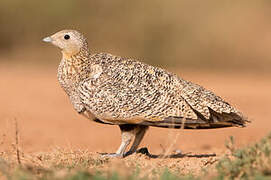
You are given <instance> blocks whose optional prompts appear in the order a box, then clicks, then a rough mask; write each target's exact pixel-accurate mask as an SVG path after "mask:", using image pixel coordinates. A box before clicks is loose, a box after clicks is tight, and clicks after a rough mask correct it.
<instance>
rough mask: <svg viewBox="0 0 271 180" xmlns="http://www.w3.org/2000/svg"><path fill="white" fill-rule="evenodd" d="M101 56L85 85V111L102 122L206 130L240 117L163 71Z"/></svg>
mask: <svg viewBox="0 0 271 180" xmlns="http://www.w3.org/2000/svg"><path fill="white" fill-rule="evenodd" d="M96 56H97V58H94V60H93V62H94V65H93V66H92V67H95V68H94V69H93V70H91V71H90V76H89V77H88V78H86V79H85V80H84V81H82V82H81V85H80V86H79V94H80V98H81V101H82V103H83V104H84V105H85V108H86V109H87V110H88V111H90V112H91V113H93V114H94V115H95V116H96V117H97V118H98V119H100V120H101V121H104V122H107V123H108V122H109V123H112V124H123V123H133V124H145V125H149V124H153V125H155V124H156V125H159V123H160V124H161V123H162V125H163V124H164V125H167V124H170V123H171V124H174V123H175V124H178V125H180V124H183V123H184V122H185V123H186V124H206V123H209V122H210V119H215V120H216V121H217V122H219V121H227V118H229V117H231V115H229V114H234V115H236V114H237V111H236V110H235V109H234V108H232V107H231V106H230V105H229V104H228V103H226V102H224V101H223V100H222V99H221V98H220V97H218V96H216V95H214V94H213V93H212V92H210V91H208V90H205V89H204V88H202V87H201V86H199V85H196V84H193V83H191V82H188V81H185V80H183V79H181V78H179V77H177V76H176V75H174V74H172V73H169V72H167V71H165V70H163V69H161V68H157V67H153V66H150V65H147V64H144V63H141V62H138V61H134V60H132V59H124V58H120V57H116V56H113V55H110V54H98V55H96ZM97 69H98V70H97ZM236 116H238V117H239V115H236ZM225 118H226V119H225ZM239 119H240V118H239Z"/></svg>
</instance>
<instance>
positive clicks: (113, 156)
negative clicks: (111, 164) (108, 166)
mask: <svg viewBox="0 0 271 180" xmlns="http://www.w3.org/2000/svg"><path fill="white" fill-rule="evenodd" d="M101 156H102V157H107V158H124V155H123V154H117V153H104V154H102V155H101Z"/></svg>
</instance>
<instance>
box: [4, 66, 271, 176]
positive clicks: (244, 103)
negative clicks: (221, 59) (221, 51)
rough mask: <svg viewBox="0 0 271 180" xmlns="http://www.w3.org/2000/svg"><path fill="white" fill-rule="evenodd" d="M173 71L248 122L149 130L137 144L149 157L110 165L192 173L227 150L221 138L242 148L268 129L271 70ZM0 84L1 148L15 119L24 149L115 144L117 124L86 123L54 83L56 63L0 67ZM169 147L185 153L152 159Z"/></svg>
mask: <svg viewBox="0 0 271 180" xmlns="http://www.w3.org/2000/svg"><path fill="white" fill-rule="evenodd" d="M173 71H174V72H175V73H177V74H179V75H180V76H182V77H183V78H184V79H187V80H191V81H193V82H195V83H198V84H200V85H202V86H204V87H206V88H208V89H210V90H212V91H214V92H215V93H216V94H218V95H220V96H222V97H223V98H224V99H226V100H227V101H228V102H230V103H231V104H234V105H235V106H236V107H238V109H240V110H241V111H242V112H243V113H244V114H245V115H246V116H247V117H249V119H250V120H251V121H252V123H251V124H249V125H248V127H246V128H225V129H214V130H172V129H162V128H150V129H149V131H148V132H147V134H146V136H145V138H144V139H143V142H142V143H141V145H140V147H147V148H148V150H149V152H150V154H152V155H154V156H153V157H149V156H145V155H141V154H137V155H132V156H131V157H127V158H126V160H110V163H115V164H118V163H120V162H122V161H125V163H128V164H129V162H130V161H132V162H134V161H137V162H140V163H143V164H144V163H146V164H147V165H146V167H145V166H144V167H145V168H147V167H148V165H152V166H153V165H155V166H167V167H169V168H171V167H174V166H176V165H178V166H179V167H180V168H181V170H182V171H183V172H184V173H186V172H192V173H193V172H197V171H199V170H200V169H201V168H202V167H205V166H206V165H207V164H212V163H213V162H214V161H216V159H217V158H219V157H221V156H223V154H225V153H227V152H226V148H225V141H226V140H227V139H228V138H229V136H234V138H235V139H236V144H237V146H239V147H243V146H246V145H248V144H253V143H254V142H255V141H256V140H259V139H260V138H262V137H263V136H265V135H266V134H267V133H269V132H270V131H271V120H270V117H271V109H270V107H271V95H270V92H271V80H270V78H271V74H261V73H249V72H245V73H238V72H231V73H229V72H228V73H222V72H208V71H204V72H195V71H189V70H180V69H179V70H173ZM0 85H1V88H0V102H1V103H0V151H1V152H4V151H8V150H9V149H11V148H12V144H13V143H14V142H15V126H14V119H16V120H17V123H18V130H19V146H20V148H21V151H22V152H24V153H29V154H35V153H37V152H49V153H50V152H52V151H54V150H55V149H56V148H60V149H61V148H64V149H71V150H73V151H77V150H79V149H80V151H81V150H82V151H87V152H91V153H90V154H92V155H93V156H95V157H98V156H99V154H98V153H103V152H114V151H115V150H116V149H117V148H118V146H119V144H120V131H119V129H118V127H117V126H111V125H102V124H98V123H94V122H90V121H89V120H87V119H85V118H84V117H82V116H80V115H78V114H77V113H76V112H75V111H74V110H73V108H72V106H71V104H70V103H69V100H68V98H67V96H66V95H65V94H64V91H63V90H62V89H61V88H60V86H59V84H58V82H57V78H56V67H50V68H49V67H45V68H42V67H39V68H31V67H27V68H26V67H19V66H16V67H14V66H13V67H11V66H10V65H1V66H0ZM175 141H176V143H174V144H172V142H175ZM168 147H171V148H170V149H169V154H175V153H180V152H182V154H183V155H184V156H183V155H182V156H172V157H171V158H170V157H168V158H165V159H161V158H154V157H155V155H161V154H163V153H165V152H166V151H167V150H168ZM214 154H215V155H214ZM119 161H120V162H119ZM122 165H123V164H122ZM109 167H110V166H109Z"/></svg>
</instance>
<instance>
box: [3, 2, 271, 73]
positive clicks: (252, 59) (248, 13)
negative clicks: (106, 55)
mask: <svg viewBox="0 0 271 180" xmlns="http://www.w3.org/2000/svg"><path fill="white" fill-rule="evenodd" d="M270 10H271V2H269V1H267V0H259V1H254V0H240V1H234V0H228V1H216V0H207V1H199V0H190V1H185V0H170V1H163V0H148V1H144V0H139V1H126V0H114V1H108V0H99V1H97V0H96V1H95V0H91V1H75V0H67V1H61V0H60V1H54V0H47V1H35V0H27V1H21V0H12V1H10V0H1V2H0V27H1V28H0V57H4V59H6V60H7V61H16V63H19V61H20V58H21V57H23V58H26V59H25V61H24V62H23V63H29V62H30V61H31V62H30V63H31V64H33V63H34V64H35V65H38V64H54V63H56V62H58V61H59V58H56V56H55V53H54V52H53V51H54V50H53V48H51V47H48V45H45V44H43V43H42V42H41V39H42V38H43V37H44V36H47V35H50V34H52V33H54V32H56V31H59V30H62V29H77V30H79V31H81V32H82V33H83V34H85V35H86V36H87V37H88V41H89V43H90V47H91V49H92V51H93V52H100V51H103V52H111V53H113V54H117V55H122V56H129V57H136V58H139V59H142V60H144V61H145V62H148V63H151V64H156V65H159V64H160V65H161V66H166V67H169V66H174V67H176V66H179V67H189V68H211V69H212V68H218V69H219V70H232V69H234V70H238V71H239V70H249V71H250V70H253V71H255V70H258V71H270V68H269V67H270V65H271V53H270V48H271V21H270V18H271V11H270ZM21 51H22V52H21ZM33 51H34V52H33ZM17 52H20V55H18V54H17V55H15V53H17ZM45 52H46V53H45ZM40 54H42V55H43V56H40ZM14 56H19V57H20V58H16V57H14ZM45 57H48V58H45ZM33 60H34V62H32V61H33Z"/></svg>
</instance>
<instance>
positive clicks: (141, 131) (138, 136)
mask: <svg viewBox="0 0 271 180" xmlns="http://www.w3.org/2000/svg"><path fill="white" fill-rule="evenodd" d="M147 129H148V126H138V127H137V132H136V134H135V140H134V142H133V144H132V146H131V148H130V150H129V151H127V152H126V153H125V155H124V156H128V155H131V154H133V153H134V152H136V150H137V148H138V146H139V144H140V142H141V141H142V139H143V137H144V135H145V133H146V131H147Z"/></svg>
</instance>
